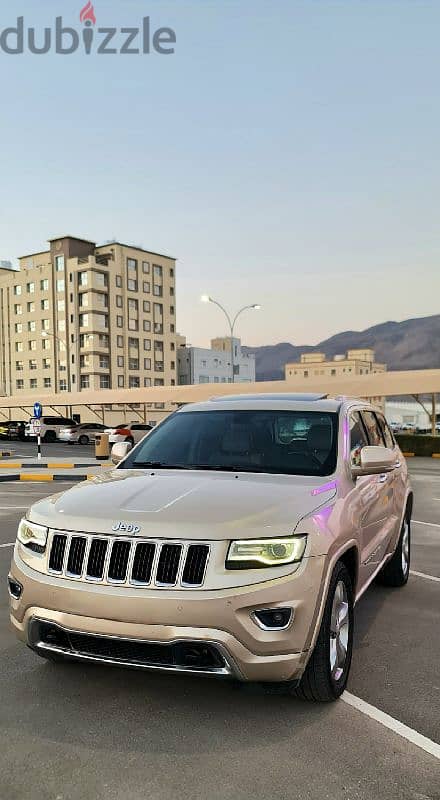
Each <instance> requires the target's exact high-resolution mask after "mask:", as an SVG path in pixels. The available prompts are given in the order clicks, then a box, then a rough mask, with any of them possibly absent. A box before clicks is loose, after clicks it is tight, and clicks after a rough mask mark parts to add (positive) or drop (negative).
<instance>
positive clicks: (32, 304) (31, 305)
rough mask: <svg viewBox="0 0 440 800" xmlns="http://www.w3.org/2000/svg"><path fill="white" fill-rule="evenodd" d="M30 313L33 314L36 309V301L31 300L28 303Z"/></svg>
mask: <svg viewBox="0 0 440 800" xmlns="http://www.w3.org/2000/svg"><path fill="white" fill-rule="evenodd" d="M27 310H28V314H33V313H34V311H35V303H34V302H31V303H28V304H27Z"/></svg>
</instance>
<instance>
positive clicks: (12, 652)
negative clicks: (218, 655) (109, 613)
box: [0, 459, 440, 800]
mask: <svg viewBox="0 0 440 800" xmlns="http://www.w3.org/2000/svg"><path fill="white" fill-rule="evenodd" d="M423 461H425V460H423ZM426 461H428V459H426ZM410 469H411V473H412V475H413V482H414V487H415V493H416V502H415V510H414V518H415V519H416V520H418V522H417V523H414V525H413V551H412V557H413V564H412V567H413V570H414V571H417V572H421V573H423V574H426V575H428V576H429V575H435V574H436V570H437V567H438V563H439V562H438V556H439V550H440V541H439V537H440V527H434V525H435V526H440V514H439V510H438V509H439V506H440V500H438V499H437V498H440V491H439V487H440V463H437V464H434V465H433V464H432V462H431V461H430V460H429V464H424V463H423V462H422V460H420V461H419V460H417V462H416V461H415V460H414V461H411V462H410ZM67 486H68V484H57V486H56V489H57V491H62V490H63V489H65V488H66V487H67ZM50 493H51V490H50V486H47V485H46V486H44V485H38V484H36V485H34V484H29V485H26V486H24V485H23V484H7V485H6V484H5V485H3V486H0V580H1V591H0V686H1V687H2V688H1V693H2V702H1V704H0V730H2V733H3V734H4V735H3V737H2V742H3V744H2V750H1V752H0V786H1V787H2V791H1V792H0V796H1V797H3V796H4V797H8V798H9V799H10V800H25V799H26V800H27V799H28V798H29V800H30V799H32V800H47V798H54V800H55V798H58V799H59V800H67V799H68V800H90V798H96V800H101V798H102V800H104V798H105V800H119V798H122V797H124V798H129V799H130V800H138V798H139V800H140V798H142V799H143V800H144V799H145V798H151V799H152V800H153V799H154V800H169V798H170V797H175V798H181V797H182V798H183V797H185V798H186V797H188V796H190V797H191V798H193V800H199V798H200V800H206V798H209V800H211V798H212V799H213V800H223V798H231V797H233V798H234V800H250V798H264V800H266V798H270V800H291V798H293V797H296V798H301V800H315V798H316V800H318V799H319V800H324V798H325V799H327V798H329V800H339V798H343V800H373V799H374V800H378V798H380V800H387V798H392V799H393V800H394V799H395V800H397V798H399V800H401V799H402V798H403V800H429V799H430V800H439V798H440V760H439V759H436V758H435V757H434V756H433V755H431V754H429V753H428V752H426V751H425V750H424V749H423V748H422V747H419V746H417V745H416V744H415V743H414V741H408V740H407V739H405V738H403V737H402V736H400V735H398V734H397V733H396V732H395V728H396V725H397V723H398V722H402V723H404V724H406V725H407V726H409V728H410V729H411V731H412V734H413V739H414V740H415V741H417V734H422V736H425V737H428V738H429V739H430V740H431V741H433V742H440V729H439V707H440V680H439V669H438V664H439V663H440V641H439V636H438V630H439V625H440V583H439V582H435V581H432V580H430V579H429V577H427V578H421V577H418V576H415V575H414V574H412V575H411V577H410V580H409V583H408V586H407V587H406V588H403V589H398V590H390V589H384V588H382V587H378V586H372V587H371V588H370V589H369V591H368V592H367V593H366V594H365V595H364V597H363V598H362V600H361V601H360V603H359V604H358V607H357V613H356V639H355V652H354V656H353V666H352V674H351V677H350V683H349V691H350V693H351V695H352V696H354V698H355V699H356V698H360V699H361V700H363V701H367V703H369V704H371V707H372V709H373V712H374V711H375V710H376V709H377V710H378V712H379V718H380V711H384V712H386V713H387V714H389V715H390V716H391V718H392V719H391V728H392V729H389V728H387V727H385V726H384V725H383V724H382V723H381V722H378V721H376V720H375V719H371V718H370V716H367V715H365V713H362V712H361V711H359V710H357V709H356V708H354V707H353V706H352V705H349V704H348V703H347V702H344V701H343V700H341V701H339V702H337V703H334V704H331V705H324V706H322V705H321V706H311V705H308V704H306V703H301V702H299V701H296V700H293V699H292V698H289V697H284V696H280V695H266V694H262V693H261V692H258V691H257V690H256V689H253V688H252V687H250V688H246V689H245V690H243V689H237V688H236V687H235V686H234V685H233V684H231V683H228V682H224V683H223V682H218V681H212V680H209V679H197V678H192V677H188V676H176V677H173V676H171V675H148V674H146V673H142V672H135V671H127V670H122V669H120V670H119V669H116V668H105V667H98V666H96V667H95V666H83V665H80V664H75V665H73V664H67V665H51V664H48V663H45V662H44V661H42V660H40V659H39V658H38V657H37V656H35V655H34V654H33V653H31V652H30V651H29V650H27V649H26V648H25V647H23V646H22V645H21V644H19V643H18V642H16V640H15V638H14V637H13V636H12V634H11V633H10V631H9V624H8V611H7V606H8V601H7V591H6V586H5V579H6V575H7V571H8V567H9V561H10V557H11V547H9V546H6V547H4V546H3V547H2V545H4V544H6V545H8V544H9V543H10V542H12V541H13V540H14V538H15V531H16V526H17V523H18V520H19V519H20V517H21V515H22V514H23V512H24V510H25V508H26V507H27V506H28V505H29V504H30V503H32V502H35V500H36V499H37V498H38V497H44V496H46V495H47V494H50ZM420 522H427V523H432V525H431V524H430V525H421V524H419V523H420ZM347 699H348V698H347ZM421 744H422V745H423V741H421Z"/></svg>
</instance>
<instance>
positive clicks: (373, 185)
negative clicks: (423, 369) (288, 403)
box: [0, 0, 440, 345]
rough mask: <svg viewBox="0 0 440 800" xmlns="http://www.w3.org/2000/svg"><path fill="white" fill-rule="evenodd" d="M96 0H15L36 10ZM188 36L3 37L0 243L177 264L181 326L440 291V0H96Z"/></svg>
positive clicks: (209, 329)
mask: <svg viewBox="0 0 440 800" xmlns="http://www.w3.org/2000/svg"><path fill="white" fill-rule="evenodd" d="M84 3H85V0H84V2H81V0H79V2H73V1H72V0H64V2H63V3H62V9H60V3H59V2H52V0H44V2H39V3H38V4H36V3H35V2H30V1H29V0H17V1H16V2H15V3H14V4H7V3H3V4H2V9H1V12H0V29H4V28H5V27H7V26H9V25H10V24H12V23H14V22H15V19H16V16H17V15H18V14H22V15H23V16H24V17H25V22H26V24H27V25H28V26H29V25H33V26H35V27H36V28H37V29H41V28H43V27H44V26H45V25H53V22H54V18H55V16H56V15H58V14H60V13H62V15H63V19H64V22H65V24H66V25H75V26H76V27H77V28H78V29H81V25H80V23H79V11H80V9H81V6H82V5H84ZM94 6H95V12H96V16H97V25H98V26H100V25H101V26H108V25H114V26H118V27H121V26H122V27H124V26H127V27H132V26H136V25H138V24H139V21H140V20H141V18H142V17H143V16H146V15H149V16H150V17H151V24H152V26H153V28H156V27H160V26H171V27H172V28H174V29H175V31H176V35H177V44H176V52H175V54H174V55H172V56H159V55H157V54H155V55H150V56H127V55H125V56H122V55H117V56H103V55H101V56H98V55H95V56H90V57H86V56H85V55H84V54H82V53H80V52H79V53H77V54H75V55H72V56H55V55H49V54H47V55H44V56H30V55H23V56H10V55H5V54H3V53H1V54H0V68H1V69H2V73H3V80H2V83H1V89H0V97H1V109H2V114H1V126H0V144H1V149H0V152H1V172H0V175H1V192H2V200H3V202H2V214H1V217H0V258H2V259H7V258H14V257H16V256H18V255H22V254H24V253H27V252H32V251H36V250H40V249H43V248H44V246H45V239H46V238H48V237H51V236H55V235H58V234H61V233H71V234H74V235H79V236H84V237H86V238H91V239H93V240H96V241H98V242H100V243H102V242H104V241H105V240H107V239H110V238H117V239H119V240H121V241H126V242H132V243H135V244H141V245H143V246H144V247H146V248H151V249H152V250H157V251H159V252H165V253H170V254H172V255H174V256H176V257H177V258H178V259H179V262H178V276H179V277H178V298H177V310H178V328H179V330H180V331H181V332H182V333H185V334H186V335H187V337H188V339H189V341H191V342H192V343H193V344H205V343H207V342H208V340H209V338H210V337H211V336H215V335H219V334H222V333H223V332H224V326H223V322H222V319H221V315H220V312H219V311H218V310H217V309H216V308H215V307H213V306H204V305H201V304H200V303H199V296H200V294H202V293H204V292H208V293H209V294H211V295H212V296H214V297H216V298H217V299H218V300H220V301H221V302H223V303H224V304H225V305H227V306H228V307H230V308H231V309H232V310H235V309H236V308H238V307H239V306H240V305H243V304H245V303H248V302H249V303H253V302H259V303H261V304H262V306H263V308H262V310H261V311H260V312H258V313H257V312H251V313H249V314H247V315H246V316H243V318H242V321H241V324H240V331H239V332H240V334H241V335H242V338H243V339H244V341H245V343H246V344H254V345H257V344H269V343H274V342H277V341H292V342H294V343H296V344H301V343H305V342H307V343H315V342H318V341H319V340H320V339H322V338H324V337H326V336H328V335H331V334H332V333H336V332H338V331H340V330H344V329H363V328H365V327H367V326H369V325H371V324H375V323H379V322H382V321H384V320H386V319H397V320H400V319H405V318H407V317H411V316H424V315H427V314H434V313H436V312H438V311H440V308H439V300H438V298H439V289H440V270H439V260H440V225H439V213H438V212H439V178H440V159H439V147H440V145H439V142H440V130H439V128H440V124H439V123H440V108H439V88H438V87H439V66H440V56H439V41H440V4H439V3H438V2H437V0H434V2H418V0H408V1H407V2H405V1H404V0H399V1H398V0H382V1H381V2H374V0H363V2H358V0H347V1H346V2H330V0H328V1H327V0H270V1H269V0H265V1H263V0H254V1H253V2H250V0H222V1H221V2H220V1H218V2H212V0H211V1H209V0H195V1H194V0H192V1H190V2H184V1H183V0H175V2H166V1H165V0H164V2H160V1H159V0H151V1H150V2H141V0H125V1H124V2H122V0H121V2H115V1H114V0H107V1H105V0H96V1H95V3H94Z"/></svg>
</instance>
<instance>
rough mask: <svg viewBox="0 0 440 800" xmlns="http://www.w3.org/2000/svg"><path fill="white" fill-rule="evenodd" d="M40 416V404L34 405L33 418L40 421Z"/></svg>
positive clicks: (41, 410) (41, 412) (41, 407)
mask: <svg viewBox="0 0 440 800" xmlns="http://www.w3.org/2000/svg"><path fill="white" fill-rule="evenodd" d="M42 416H43V406H42V405H41V403H34V417H36V419H41V417H42Z"/></svg>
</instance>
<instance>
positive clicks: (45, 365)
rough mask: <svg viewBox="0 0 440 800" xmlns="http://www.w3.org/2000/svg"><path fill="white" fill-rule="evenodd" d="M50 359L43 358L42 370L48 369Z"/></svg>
mask: <svg viewBox="0 0 440 800" xmlns="http://www.w3.org/2000/svg"><path fill="white" fill-rule="evenodd" d="M50 364H51V361H50V358H43V369H50Z"/></svg>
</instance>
